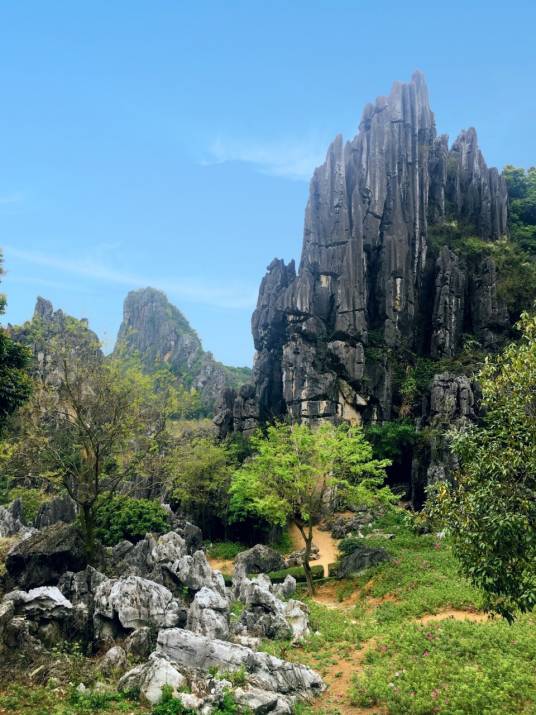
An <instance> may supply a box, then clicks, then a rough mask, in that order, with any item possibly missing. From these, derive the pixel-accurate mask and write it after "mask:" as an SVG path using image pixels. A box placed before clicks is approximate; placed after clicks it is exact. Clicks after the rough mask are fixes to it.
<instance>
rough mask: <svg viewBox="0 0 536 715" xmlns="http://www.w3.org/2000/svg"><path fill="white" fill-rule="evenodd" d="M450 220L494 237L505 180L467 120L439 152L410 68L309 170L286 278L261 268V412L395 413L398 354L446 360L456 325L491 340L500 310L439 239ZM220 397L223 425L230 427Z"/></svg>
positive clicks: (480, 277)
mask: <svg viewBox="0 0 536 715" xmlns="http://www.w3.org/2000/svg"><path fill="white" fill-rule="evenodd" d="M447 225H450V226H452V225H455V226H456V227H457V229H460V230H461V231H462V233H463V234H464V235H474V236H477V237H479V238H482V239H485V240H489V241H493V240H496V239H498V238H499V237H501V236H503V235H505V234H506V232H507V191H506V185H505V182H504V180H503V178H502V177H501V176H500V175H499V173H498V172H497V170H496V169H488V168H487V166H486V163H485V161H484V159H483V157H482V154H481V152H480V150H479V148H478V143H477V137H476V132H475V130H474V129H470V130H468V131H463V132H462V133H461V134H460V136H459V137H458V139H457V140H456V141H455V142H454V144H453V145H452V147H451V148H450V149H449V145H448V140H447V137H445V136H438V135H437V133H436V127H435V120H434V115H433V113H432V112H431V110H430V106H429V101H428V92H427V88H426V84H425V82H424V79H423V77H422V75H421V74H420V73H416V74H415V75H414V76H413V78H412V79H411V81H410V82H409V83H408V84H400V83H395V85H394V86H393V88H392V91H391V94H390V95H389V97H380V98H378V99H377V100H376V102H375V103H374V104H370V105H367V107H366V108H365V110H364V112H363V117H362V120H361V123H360V126H359V132H358V134H357V136H356V137H355V138H354V139H353V140H352V141H350V142H348V143H346V144H344V143H343V141H342V138H341V137H340V136H339V137H337V138H336V139H335V141H334V142H333V143H332V145H331V146H330V148H329V150H328V153H327V156H326V161H325V163H324V164H323V165H322V166H321V167H319V168H318V169H316V171H315V173H314V175H313V178H312V181H311V186H310V194H309V201H308V204H307V208H306V212H305V227H304V239H303V249H302V256H301V261H300V266H299V270H298V272H297V274H296V273H295V269H294V264H293V263H291V264H289V265H288V266H287V265H285V264H284V262H283V261H281V260H274V261H273V262H272V263H271V264H270V266H269V267H268V273H267V275H266V276H265V278H264V279H263V281H262V284H261V287H260V292H259V299H258V304H257V309H256V311H255V313H254V315H253V320H252V328H253V337H254V341H255V348H256V350H257V354H256V358H255V366H254V381H255V395H256V403H257V407H258V417H259V420H261V421H263V420H267V419H272V418H274V417H280V416H283V415H287V414H288V415H290V416H291V417H292V418H293V419H296V420H305V421H308V422H311V423H314V422H315V421H317V420H319V419H331V420H336V419H341V418H342V419H347V420H349V421H353V422H360V421H362V420H371V419H379V420H386V419H392V418H393V416H396V414H395V413H396V409H397V400H399V395H397V386H396V384H395V372H396V369H397V364H396V362H397V361H396V355H397V354H398V353H401V352H403V351H406V352H408V351H409V352H411V353H412V354H415V355H422V356H428V357H431V358H441V357H448V356H452V355H455V354H456V353H457V352H459V350H460V348H461V344H462V336H463V335H464V334H467V333H469V334H474V335H475V336H476V337H477V339H478V340H479V341H480V342H481V344H482V345H483V347H490V346H493V345H495V344H496V343H497V342H498V341H499V340H500V337H501V334H502V333H503V332H504V331H505V329H506V328H507V327H508V315H507V313H506V310H505V307H504V305H503V304H501V301H500V299H499V298H498V296H497V288H496V276H495V266H494V264H493V261H492V259H486V261H484V262H483V263H482V265H480V266H478V267H477V268H475V267H473V266H471V265H469V264H468V262H467V261H466V259H465V258H464V257H463V256H462V255H461V254H460V255H458V254H457V253H456V252H455V251H454V250H451V249H450V248H449V247H448V246H447V245H441V242H439V245H438V242H437V234H438V231H439V233H440V232H441V229H442V227H443V226H447ZM431 227H433V228H434V237H435V239H436V240H435V242H434V241H432V240H431V237H430V229H431ZM393 356H395V359H394V360H393ZM229 399H230V397H229V395H228V396H227V400H228V407H227V417H228V419H227V422H226V425H227V427H230V428H233V427H234V428H235V429H237V428H238V429H241V428H242V427H241V426H240V425H242V423H243V416H242V415H241V412H240V410H241V406H240V405H237V404H235V406H234V407H230V406H229ZM249 411H250V413H252V412H253V410H252V408H251V405H250V406H249ZM233 414H234V419H235V424H234V425H233V418H232V415H233Z"/></svg>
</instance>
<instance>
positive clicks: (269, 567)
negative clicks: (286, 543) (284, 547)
mask: <svg viewBox="0 0 536 715" xmlns="http://www.w3.org/2000/svg"><path fill="white" fill-rule="evenodd" d="M284 568H285V559H284V558H283V557H282V556H281V554H280V553H279V552H278V551H276V550H275V549H271V548H270V547H269V546H266V545H265V544H256V545H255V546H253V547H252V548H251V549H247V550H246V551H241V552H240V553H239V554H238V556H237V557H236V559H235V569H236V570H237V571H239V570H242V571H243V572H244V573H246V574H256V573H270V571H279V570H280V569H284Z"/></svg>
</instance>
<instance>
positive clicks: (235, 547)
mask: <svg viewBox="0 0 536 715" xmlns="http://www.w3.org/2000/svg"><path fill="white" fill-rule="evenodd" d="M247 548H248V547H247V546H244V545H243V544H239V543H238V542H236V541H215V542H213V543H211V544H208V545H207V555H208V556H209V557H210V558H211V559H222V560H225V561H232V560H233V559H234V558H235V557H236V556H238V554H239V553H240V552H241V551H245V550H246V549H247Z"/></svg>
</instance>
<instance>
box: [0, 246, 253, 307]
mask: <svg viewBox="0 0 536 715" xmlns="http://www.w3.org/2000/svg"><path fill="white" fill-rule="evenodd" d="M4 253H5V258H6V261H7V262H8V263H9V259H10V258H15V259H18V260H19V261H23V262H25V263H29V264H32V265H35V266H42V267H45V268H51V269H53V270H57V271H60V272H62V273H67V274H68V275H69V276H81V277H83V278H88V279H89V280H93V281H98V282H101V283H109V284H114V285H123V286H125V287H127V288H129V289H133V288H143V287H145V286H153V287H154V288H159V289H161V290H163V291H164V292H165V293H167V294H168V295H169V296H173V297H175V298H179V299H184V300H188V301H190V302H192V303H201V304H204V305H210V306H216V307H219V308H236V309H240V308H252V307H254V306H255V301H256V292H255V291H254V290H253V289H251V290H249V289H248V288H244V287H243V286H241V285H228V284H226V285H225V286H218V285H216V284H214V282H213V281H210V283H209V282H208V281H206V280H204V279H198V278H187V277H181V278H176V279H169V278H158V277H155V276H140V275H136V274H134V273H126V272H124V271H119V270H116V269H115V268H113V267H110V266H108V265H104V264H103V263H99V262H98V261H95V260H94V259H93V258H88V257H81V258H74V259H69V258H60V257H58V256H53V255H50V254H48V253H47V254H44V253H39V252H37V251H26V250H20V249H18V248H14V247H12V246H5V251H4Z"/></svg>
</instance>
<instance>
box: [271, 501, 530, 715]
mask: <svg viewBox="0 0 536 715" xmlns="http://www.w3.org/2000/svg"><path fill="white" fill-rule="evenodd" d="M372 526H373V528H377V529H380V530H382V531H384V532H390V533H394V534H395V537H394V538H393V539H391V540H388V541H386V540H385V539H381V538H380V539H377V540H374V539H372V538H371V539H367V544H369V545H377V546H382V547H383V548H385V549H387V550H388V551H389V552H390V554H391V556H392V561H390V562H388V563H383V564H380V565H378V566H376V567H374V568H371V569H368V570H367V571H366V573H364V574H363V575H361V576H359V577H356V578H354V579H346V580H344V581H343V582H341V584H340V588H334V587H333V582H332V581H331V582H326V584H325V586H324V587H323V586H322V585H320V587H319V598H320V599H322V602H316V601H314V600H310V599H304V600H306V602H307V604H308V606H309V609H310V616H311V627H312V631H313V634H312V635H311V637H310V638H309V639H308V640H307V641H306V642H305V643H303V644H299V645H292V644H291V643H290V642H288V641H276V642H271V643H265V644H263V650H265V651H267V652H270V653H272V654H274V655H278V656H280V657H283V658H286V659H287V660H291V661H295V662H300V663H304V664H306V665H309V666H310V667H313V668H315V669H316V670H317V671H318V672H319V673H320V674H321V675H323V676H324V677H325V679H326V682H327V683H328V685H330V684H331V685H334V684H335V683H340V682H341V679H342V678H343V677H344V678H346V680H345V686H344V687H345V692H346V701H345V703H341V701H340V700H337V699H336V698H335V700H334V699H333V696H332V695H331V694H330V690H329V688H328V691H327V692H326V694H325V695H324V696H322V700H321V702H320V703H318V704H317V705H315V711H317V712H323V713H337V712H345V711H346V709H347V708H349V707H351V706H354V707H361V708H375V709H376V710H375V712H377V711H378V709H379V710H380V711H381V712H382V713H387V714H388V715H465V714H469V715H483V714H484V713H485V715H507V714H510V713H512V714H513V713H521V714H525V715H528V714H529V713H530V714H534V713H536V614H533V615H531V616H523V617H522V618H520V619H519V620H518V621H517V622H516V623H514V625H513V626H509V625H508V624H507V623H506V622H504V621H502V620H498V619H494V620H490V621H484V622H479V623H474V622H471V621H457V620H454V619H449V620H442V621H436V622H429V623H427V624H423V623H420V622H419V620H418V619H419V617H420V616H423V615H425V614H437V613H440V612H443V611H448V610H450V609H460V610H468V611H475V610H477V609H479V608H480V606H481V597H480V595H479V593H478V592H477V591H475V589H473V588H472V587H471V585H470V584H469V583H468V582H467V581H466V580H465V579H464V578H462V577H461V576H460V574H459V571H458V565H457V562H456V561H455V559H454V557H453V555H452V553H451V549H450V545H449V543H448V541H446V540H439V539H437V538H436V537H435V536H434V535H421V536H419V535H417V534H415V533H414V531H413V530H412V529H411V528H410V527H409V525H408V524H407V520H406V519H405V517H404V512H402V511H397V512H394V513H391V514H386V515H385V516H384V517H382V518H381V519H379V520H377V521H376V522H375V523H374V524H373V525H372ZM323 588H324V590H322V589H323ZM328 594H331V599H332V600H331V602H329V603H328V604H327V605H325V603H326V597H327V595H328ZM349 596H353V598H352V602H353V603H355V605H352V603H348V604H345V603H344V599H345V598H348V597H349ZM341 598H342V599H343V600H342V601H341V600H340V599H341ZM356 599H357V600H356ZM348 663H351V666H350V669H349V670H348ZM343 673H344V675H343ZM339 692H340V690H339ZM297 712H299V713H300V714H302V715H308V714H309V713H310V712H311V710H310V708H309V706H306V705H304V706H303V707H302V706H300V708H298V710H297Z"/></svg>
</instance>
